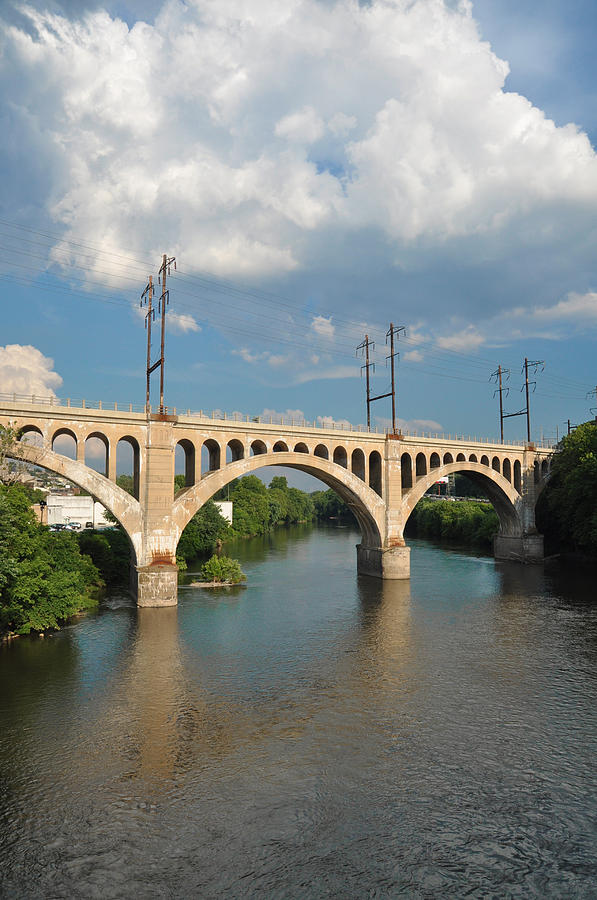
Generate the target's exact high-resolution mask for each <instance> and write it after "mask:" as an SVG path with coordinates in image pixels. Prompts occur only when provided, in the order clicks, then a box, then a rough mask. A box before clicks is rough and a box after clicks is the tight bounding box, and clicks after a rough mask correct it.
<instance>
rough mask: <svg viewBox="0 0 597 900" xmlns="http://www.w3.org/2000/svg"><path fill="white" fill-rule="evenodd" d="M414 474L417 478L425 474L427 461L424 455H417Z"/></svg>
mask: <svg viewBox="0 0 597 900" xmlns="http://www.w3.org/2000/svg"><path fill="white" fill-rule="evenodd" d="M415 472H416V475H417V477H420V476H421V475H426V474H427V459H426V457H425V454H424V453H417V459H416V469H415Z"/></svg>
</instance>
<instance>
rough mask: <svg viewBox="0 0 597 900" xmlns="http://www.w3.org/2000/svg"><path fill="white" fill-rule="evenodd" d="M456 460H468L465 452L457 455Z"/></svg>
mask: <svg viewBox="0 0 597 900" xmlns="http://www.w3.org/2000/svg"><path fill="white" fill-rule="evenodd" d="M456 462H466V456H465V455H464V453H459V454H458V456H457V457H456Z"/></svg>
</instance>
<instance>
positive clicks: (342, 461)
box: [333, 447, 348, 469]
mask: <svg viewBox="0 0 597 900" xmlns="http://www.w3.org/2000/svg"><path fill="white" fill-rule="evenodd" d="M333 460H334V462H335V463H336V465H338V466H342V468H344V469H347V468H348V456H347V454H346V448H345V447H336V448H335V450H334V457H333Z"/></svg>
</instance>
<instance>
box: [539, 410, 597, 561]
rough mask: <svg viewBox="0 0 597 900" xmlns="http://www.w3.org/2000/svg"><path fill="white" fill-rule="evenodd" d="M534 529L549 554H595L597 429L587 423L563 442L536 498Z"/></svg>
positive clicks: (596, 540)
mask: <svg viewBox="0 0 597 900" xmlns="http://www.w3.org/2000/svg"><path fill="white" fill-rule="evenodd" d="M536 521H537V527H538V529H539V531H540V532H542V533H543V534H544V536H545V539H546V545H547V548H548V550H550V551H557V550H562V549H564V550H572V551H576V552H579V553H585V554H589V555H595V553H597V425H596V424H595V423H593V422H586V423H585V424H583V425H579V426H578V427H577V428H575V429H574V431H573V432H572V433H571V434H569V435H567V436H566V437H565V438H563V439H562V441H561V442H560V444H559V445H558V448H557V450H556V452H555V453H554V456H553V460H552V464H551V473H550V477H549V480H548V482H547V484H546V486H545V489H544V490H543V493H542V495H541V496H540V498H539V502H538V504H537V515H536Z"/></svg>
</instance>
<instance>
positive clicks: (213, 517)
mask: <svg viewBox="0 0 597 900" xmlns="http://www.w3.org/2000/svg"><path fill="white" fill-rule="evenodd" d="M230 536H231V529H230V526H229V525H228V522H227V521H226V519H225V518H224V517H223V515H222V514H221V512H220V510H219V509H218V507H217V506H216V504H215V503H214V502H213V500H208V501H207V502H206V503H204V504H203V506H202V507H201V509H199V510H198V512H196V513H195V515H194V516H193V518H192V519H191V521H190V522H189V523H188V525H187V527H186V528H185V530H184V531H183V533H182V534H181V536H180V540H179V542H178V547H177V550H176V556H177V559H178V558H180V559H182V560H184V561H185V562H186V561H188V560H189V559H194V558H195V557H196V556H199V555H200V554H201V553H206V552H210V551H212V550H214V549H215V548H216V546H217V545H218V543H220V542H222V541H225V540H227V539H228V538H229V537H230Z"/></svg>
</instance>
